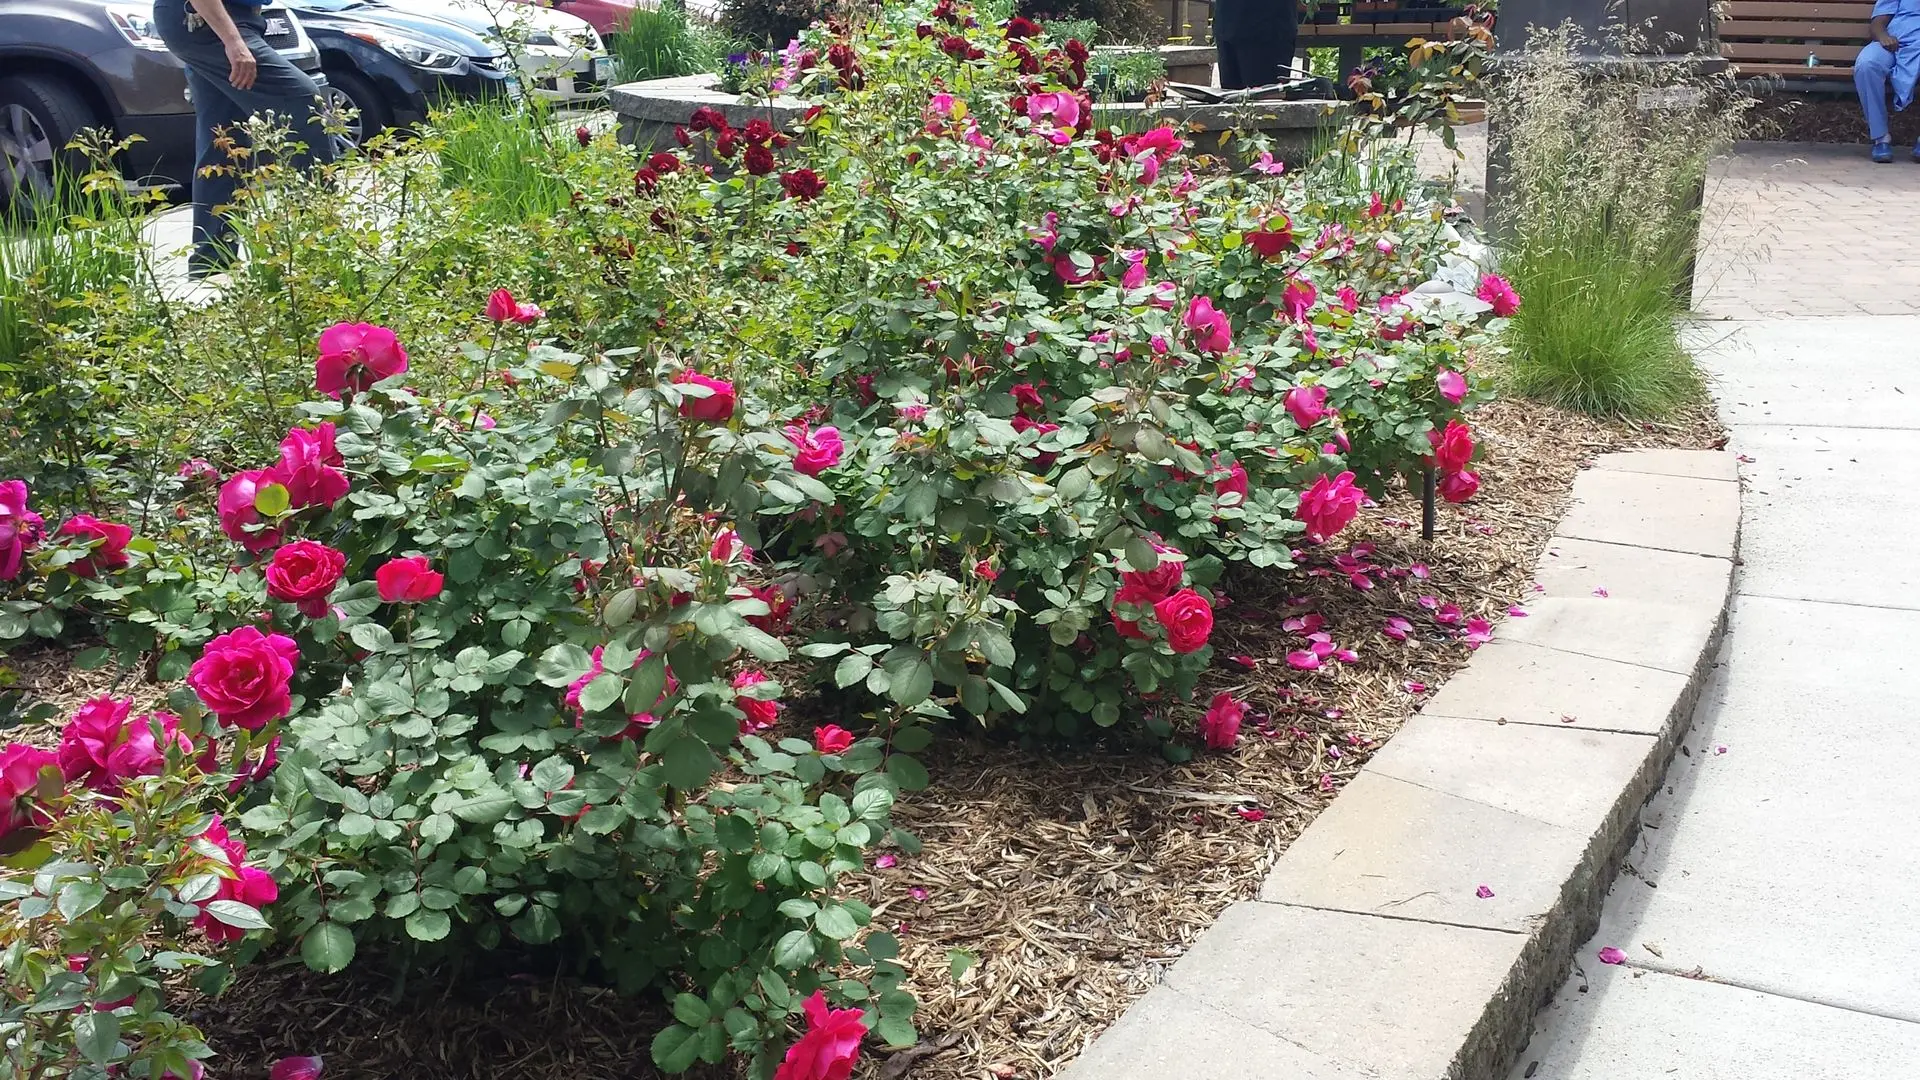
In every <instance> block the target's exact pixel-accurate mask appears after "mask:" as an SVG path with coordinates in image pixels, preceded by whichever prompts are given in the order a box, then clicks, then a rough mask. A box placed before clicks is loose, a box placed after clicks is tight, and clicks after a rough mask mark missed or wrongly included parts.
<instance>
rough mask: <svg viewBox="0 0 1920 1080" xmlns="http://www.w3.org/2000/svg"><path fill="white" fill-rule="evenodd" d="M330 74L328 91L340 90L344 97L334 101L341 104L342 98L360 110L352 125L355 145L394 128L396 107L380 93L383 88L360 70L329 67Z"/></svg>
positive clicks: (351, 134) (341, 95) (328, 75)
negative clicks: (355, 121)
mask: <svg viewBox="0 0 1920 1080" xmlns="http://www.w3.org/2000/svg"><path fill="white" fill-rule="evenodd" d="M326 74H327V88H328V90H329V91H336V90H337V91H339V94H340V97H335V98H333V100H334V101H335V102H340V101H341V98H344V99H345V101H344V102H343V103H344V104H347V105H351V106H353V107H354V108H355V109H358V110H359V111H360V118H359V121H358V122H357V124H355V125H349V126H348V134H349V135H350V136H352V138H350V140H349V141H351V142H353V144H354V145H356V146H358V145H362V144H364V143H365V142H366V141H367V140H369V139H371V138H373V137H374V136H375V135H378V134H380V133H381V132H383V131H385V130H387V129H388V128H390V127H392V126H393V106H391V105H389V104H387V99H386V98H385V97H384V96H383V95H382V94H381V93H380V90H379V88H378V87H376V86H374V85H373V83H372V82H371V81H369V80H368V79H367V78H366V76H364V75H362V74H360V73H359V72H357V71H353V70H351V69H348V68H339V67H330V68H327V69H326ZM329 96H331V95H329Z"/></svg>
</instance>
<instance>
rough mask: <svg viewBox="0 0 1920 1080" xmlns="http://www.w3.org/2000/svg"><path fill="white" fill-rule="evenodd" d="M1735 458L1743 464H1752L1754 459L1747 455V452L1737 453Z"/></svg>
mask: <svg viewBox="0 0 1920 1080" xmlns="http://www.w3.org/2000/svg"><path fill="white" fill-rule="evenodd" d="M1734 460H1736V461H1738V462H1739V463H1740V464H1742V465H1751V464H1753V459H1752V458H1750V457H1748V456H1747V455H1745V454H1735V455H1734Z"/></svg>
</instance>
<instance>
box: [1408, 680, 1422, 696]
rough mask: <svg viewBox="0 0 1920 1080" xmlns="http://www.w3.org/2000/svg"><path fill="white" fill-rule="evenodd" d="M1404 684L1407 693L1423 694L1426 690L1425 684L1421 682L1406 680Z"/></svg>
mask: <svg viewBox="0 0 1920 1080" xmlns="http://www.w3.org/2000/svg"><path fill="white" fill-rule="evenodd" d="M1405 686H1406V688H1407V693H1409V694H1424V693H1426V692H1427V684H1426V683H1423V682H1408V683H1406V684H1405Z"/></svg>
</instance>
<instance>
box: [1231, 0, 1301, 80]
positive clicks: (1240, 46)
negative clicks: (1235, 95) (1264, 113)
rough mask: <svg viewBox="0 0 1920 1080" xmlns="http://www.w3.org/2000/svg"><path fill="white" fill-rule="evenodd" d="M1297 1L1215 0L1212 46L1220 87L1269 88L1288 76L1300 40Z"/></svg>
mask: <svg viewBox="0 0 1920 1080" xmlns="http://www.w3.org/2000/svg"><path fill="white" fill-rule="evenodd" d="M1295 2H1296V0H1214V4H1213V44H1214V48H1215V49H1217V50H1218V51H1219V55H1220V85H1221V86H1222V87H1223V88H1225V89H1228V90H1245V89H1246V88H1248V87H1250V86H1268V85H1271V84H1273V83H1277V82H1281V81H1283V80H1285V79H1286V78H1287V77H1288V73H1289V72H1290V71H1291V69H1292V68H1293V53H1294V49H1295V47H1296V46H1297V45H1298V44H1299V41H1300V12H1299V9H1298V8H1297V7H1296V6H1295Z"/></svg>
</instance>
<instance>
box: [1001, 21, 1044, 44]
mask: <svg viewBox="0 0 1920 1080" xmlns="http://www.w3.org/2000/svg"><path fill="white" fill-rule="evenodd" d="M1039 36H1040V24H1039V23H1037V22H1034V21H1033V20H1032V19H1029V18H1027V17H1025V16H1024V15H1015V16H1014V17H1013V18H1011V19H1008V20H1007V40H1008V41H1014V40H1017V39H1019V38H1030V37H1039Z"/></svg>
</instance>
